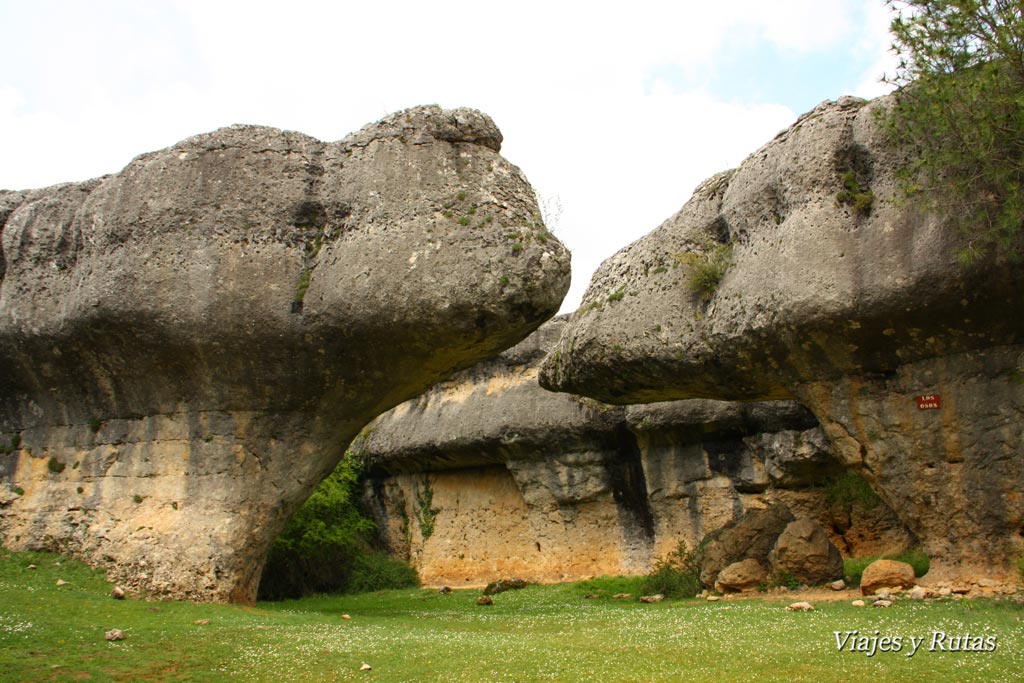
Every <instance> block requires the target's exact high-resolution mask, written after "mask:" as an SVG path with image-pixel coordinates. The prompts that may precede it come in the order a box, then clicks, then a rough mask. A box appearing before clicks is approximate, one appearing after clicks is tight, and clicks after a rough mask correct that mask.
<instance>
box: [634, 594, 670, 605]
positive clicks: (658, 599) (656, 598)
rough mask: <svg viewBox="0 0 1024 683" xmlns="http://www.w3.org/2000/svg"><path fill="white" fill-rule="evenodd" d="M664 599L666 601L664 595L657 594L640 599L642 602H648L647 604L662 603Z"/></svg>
mask: <svg viewBox="0 0 1024 683" xmlns="http://www.w3.org/2000/svg"><path fill="white" fill-rule="evenodd" d="M664 599H665V596H664V595H662V594H661V593H655V594H654V595H645V596H643V597H642V598H640V602H647V603H651V602H661V601H662V600H664Z"/></svg>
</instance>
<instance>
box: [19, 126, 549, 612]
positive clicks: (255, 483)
mask: <svg viewBox="0 0 1024 683" xmlns="http://www.w3.org/2000/svg"><path fill="white" fill-rule="evenodd" d="M500 142H501V134H500V132H499V131H498V129H497V128H496V127H495V125H494V123H493V122H492V121H491V120H490V118H489V117H487V116H486V115H484V114H481V113H479V112H477V111H474V110H470V109H457V110H451V111H446V110H442V109H440V108H439V107H436V106H431V107H419V108H414V109H410V110H407V111H403V112H399V113H397V114H394V115H391V116H389V117H387V118H386V119H384V120H382V121H380V122H378V123H375V124H371V125H369V126H367V127H365V128H363V129H362V130H360V131H358V132H356V133H354V134H352V135H350V136H348V137H347V138H345V139H343V140H341V141H339V142H333V143H325V142H321V141H318V140H315V139H313V138H311V137H308V136H306V135H303V134H301V133H294V132H287V131H281V130H277V129H272V128H264V127H257V126H234V127H231V128H225V129H221V130H218V131H215V132H213V133H209V134H205V135H198V136H196V137H193V138H189V139H187V140H184V141H182V142H180V143H178V144H177V145H174V146H173V147H171V148H168V149H165V150H161V151H158V152H153V153H150V154H144V155H142V156H139V157H138V158H136V159H135V160H133V161H132V162H131V163H130V164H129V165H128V166H127V167H126V168H125V169H124V170H122V171H121V172H120V173H117V174H115V175H111V176H106V177H103V178H98V179H95V180H90V181H87V182H84V183H75V184H66V185H58V186H54V187H50V188H45V189H41V190H29V191H24V192H5V193H2V194H0V225H2V242H0V243H2V254H0V277H2V285H0V286H2V288H0V447H2V451H0V482H2V486H0V488H2V490H3V491H4V494H5V495H4V497H3V503H2V506H0V539H2V540H3V543H4V545H6V546H8V547H11V548H26V547H31V548H49V549H55V550H60V551H65V552H69V553H73V554H75V555H77V556H79V557H82V558H85V559H86V560H88V561H90V562H92V563H93V564H98V565H104V566H106V567H107V568H108V569H109V570H110V571H111V574H112V578H116V579H118V580H119V581H120V582H121V583H123V585H125V586H126V587H129V588H131V589H133V590H138V589H141V590H145V591H149V592H150V593H151V594H153V595H156V596H170V597H185V598H190V599H197V600H233V601H240V602H247V601H251V600H252V599H253V598H254V596H255V592H256V582H257V581H258V578H259V576H260V571H261V567H262V563H263V558H264V555H265V553H266V550H267V549H268V547H269V544H270V542H271V541H272V539H273V538H274V537H275V536H276V535H277V533H278V532H279V531H280V530H281V528H282V526H283V524H284V523H285V522H286V520H287V519H288V517H289V516H290V515H291V513H292V512H293V511H294V510H295V509H296V507H297V506H298V505H299V504H300V503H301V502H302V501H303V500H304V499H305V498H306V497H307V496H308V494H309V493H310V492H311V491H312V489H313V488H314V487H315V486H316V484H317V483H318V482H319V481H320V480H321V479H322V477H323V476H324V475H325V474H326V473H328V472H330V471H331V469H332V468H333V467H334V465H335V464H336V462H337V461H338V459H339V457H340V456H341V454H342V453H343V451H344V449H345V446H346V444H347V443H348V442H349V441H350V440H351V439H352V437H354V436H355V435H356V433H357V432H358V431H359V429H360V428H361V427H362V426H363V425H364V424H365V423H366V422H367V421H369V420H370V419H372V418H373V417H374V416H376V415H378V414H379V413H381V412H382V411H385V410H387V409H389V408H391V407H392V406H394V405H396V404H398V403H400V402H402V401H404V400H406V399H408V398H410V397H412V396H415V395H417V394H419V393H420V392H422V391H423V390H424V389H425V388H426V387H428V386H429V385H431V384H432V383H434V382H436V381H438V380H440V379H443V378H444V377H446V376H448V375H450V374H451V373H452V372H454V371H457V370H459V369H461V368H464V367H467V366H469V365H472V364H473V363H475V362H477V361H479V360H481V359H482V358H485V357H488V356H491V355H493V354H495V353H497V352H499V351H500V350H502V349H504V348H507V347H509V346H511V345H513V344H515V343H516V342H518V341H519V340H520V339H522V338H523V337H525V336H526V335H528V334H529V333H530V332H531V331H532V330H534V329H535V328H536V327H537V326H538V325H539V324H540V323H541V322H543V321H544V320H545V319H547V318H548V317H550V316H551V315H552V314H553V313H554V312H555V311H556V310H557V308H558V306H559V304H560V302H561V300H562V297H563V296H564V294H565V291H566V289H567V287H568V284H569V255H568V253H567V252H566V250H565V249H564V248H563V247H562V246H561V245H560V244H559V243H558V242H557V241H556V240H555V239H554V238H553V237H551V235H550V234H549V233H547V232H546V230H545V228H544V226H543V224H542V222H541V220H540V217H539V212H538V208H537V205H536V202H535V198H534V194H533V192H532V190H531V188H530V186H529V185H528V183H527V182H526V180H525V178H524V177H523V175H522V174H521V172H520V171H519V170H518V169H517V168H516V167H514V166H512V165H511V164H509V163H508V162H507V161H505V160H504V159H503V158H502V157H501V156H500V155H499V154H498V150H499V146H500Z"/></svg>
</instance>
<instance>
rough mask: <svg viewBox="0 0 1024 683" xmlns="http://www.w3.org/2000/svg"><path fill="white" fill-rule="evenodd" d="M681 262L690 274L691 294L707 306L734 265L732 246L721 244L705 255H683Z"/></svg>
mask: <svg viewBox="0 0 1024 683" xmlns="http://www.w3.org/2000/svg"><path fill="white" fill-rule="evenodd" d="M680 262H681V263H682V264H683V265H684V266H685V267H686V271H687V273H688V274H689V284H688V287H689V289H690V292H691V293H692V294H695V295H696V296H697V297H698V298H699V299H700V300H701V303H705V304H706V303H708V302H709V301H711V298H712V297H713V296H714V295H715V292H716V291H718V286H719V285H720V284H721V283H722V279H723V278H724V277H725V273H726V271H727V270H729V266H731V265H732V244H719V245H717V246H715V247H713V248H712V249H710V250H708V251H705V252H703V253H700V252H692V251H691V252H689V253H687V254H685V255H683V256H682V257H681V258H680Z"/></svg>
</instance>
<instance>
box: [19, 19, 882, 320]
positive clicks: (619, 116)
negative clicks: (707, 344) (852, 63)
mask: <svg viewBox="0 0 1024 683" xmlns="http://www.w3.org/2000/svg"><path fill="white" fill-rule="evenodd" d="M101 5H102V9H96V8H94V7H93V5H92V4H89V5H82V4H81V3H78V2H54V1H51V2H43V0H40V1H39V2H37V3H19V4H17V5H13V4H12V5H10V6H8V7H7V8H0V23H3V22H5V21H6V22H7V23H8V24H9V25H17V26H18V29H17V30H16V31H14V32H11V37H10V39H8V40H5V42H4V43H3V44H0V59H2V60H3V62H4V63H7V64H14V63H25V61H26V60H25V56H26V55H28V56H29V57H28V60H27V61H28V63H27V64H25V67H24V68H21V69H17V70H8V71H7V72H5V73H4V74H2V75H0V149H3V150H4V153H3V155H0V187H9V188H10V187H14V188H23V187H32V186H40V185H45V184H51V183H54V182H59V181H66V180H79V179H84V178H87V177H91V176H95V175H99V174H101V173H108V172H114V171H117V170H118V169H120V168H121V167H123V166H124V165H125V164H126V163H127V162H128V161H129V160H130V159H131V158H132V157H133V156H134V155H136V154H138V153H142V152H145V151H149V150H152V149H156V148H159V147H163V146H167V145H169V144H173V143H174V142H175V141H177V140H179V139H181V138H184V137H186V136H188V135H191V134H194V133H198V132H203V131H206V130H211V129H213V128H216V127H219V126H223V125H228V124H231V123H238V122H245V123H261V124H266V125H274V126H278V127H282V128H289V129H294V130H301V131H303V132H305V133H309V134H311V135H314V136H317V137H320V138H321V139H327V140H332V139H337V138H340V137H342V136H343V135H345V134H347V133H348V132H350V131H352V130H355V129H357V128H359V127H361V126H362V125H364V124H365V123H368V122H370V121H372V120H375V119H377V118H379V117H381V116H382V115H384V114H386V113H388V112H392V111H396V110H398V109H402V108H405V107H409V106H413V105H416V104H424V103H432V102H437V103H439V104H441V105H443V106H449V107H451V106H463V105H465V106H474V107H477V108H480V109H482V110H484V111H486V112H488V113H489V114H491V115H492V116H493V117H494V119H495V121H497V123H498V125H499V126H500V127H501V128H502V131H503V133H504V134H505V140H506V144H505V148H504V150H503V152H504V153H505V154H506V156H507V157H509V158H510V160H512V161H513V162H514V163H516V164H518V165H519V166H521V167H522V168H523V170H524V171H525V172H526V173H527V175H528V176H529V177H530V178H531V180H532V181H533V182H534V184H535V185H536V186H537V187H538V189H539V190H540V192H541V193H542V194H546V195H558V196H559V197H560V198H561V200H562V204H563V214H562V216H561V221H560V225H559V226H558V228H557V231H558V234H559V236H560V237H561V238H562V239H563V240H564V241H565V242H566V243H567V244H568V246H569V247H570V248H571V249H572V250H573V252H574V259H573V261H574V286H573V291H572V294H571V295H570V297H569V299H567V302H566V303H567V306H570V307H571V306H574V305H575V303H576V302H578V298H579V296H580V295H581V294H582V290H583V288H584V287H585V285H586V283H587V280H589V278H590V273H591V271H592V270H593V268H594V267H595V266H596V265H597V263H598V262H599V261H600V260H601V259H603V258H606V257H608V256H610V255H611V254H612V253H613V252H614V251H615V250H617V249H618V248H621V247H622V246H624V245H625V244H626V243H628V242H630V241H632V240H634V239H636V238H637V237H639V236H640V235H642V234H644V233H646V232H648V231H650V230H651V229H653V228H654V227H656V226H657V225H658V224H659V223H660V222H661V221H662V220H663V219H664V218H666V217H667V216H668V215H670V214H671V213H673V212H674V211H675V210H677V209H678V208H679V207H680V206H681V205H682V204H683V202H684V201H685V200H686V199H687V198H688V197H689V195H690V193H691V191H692V189H693V187H694V186H695V185H696V184H697V183H698V182H700V181H701V180H703V179H704V178H705V177H707V176H708V175H710V174H712V173H714V172H717V171H719V170H722V169H724V168H727V167H729V166H733V165H736V164H737V163H739V161H741V160H742V159H743V157H744V156H746V154H748V153H750V152H752V151H754V149H756V148H757V147H758V146H760V145H761V144H763V143H764V142H766V141H767V140H768V139H770V138H771V136H772V135H774V134H775V133H776V132H777V131H778V130H779V129H780V128H782V127H784V126H785V125H787V124H788V123H789V122H790V121H791V120H792V119H793V118H794V114H795V112H793V111H791V110H790V109H789V107H788V106H787V105H786V103H784V102H779V103H777V104H760V105H755V104H753V103H745V102H742V101H741V102H735V101H732V102H730V103H726V102H724V101H722V99H723V98H722V97H719V96H716V95H715V93H713V92H703V91H684V90H681V89H680V88H679V85H678V84H674V85H672V86H669V85H668V84H667V83H664V82H663V81H661V80H659V79H658V77H657V74H658V73H659V70H660V69H665V68H671V69H676V70H679V71H680V72H684V73H690V74H694V73H696V74H700V73H702V72H708V71H710V70H712V69H714V65H715V63H716V60H718V59H720V58H721V57H722V55H723V50H728V49H729V48H730V46H735V45H737V44H752V45H757V44H765V45H773V46H776V47H778V48H781V49H783V50H786V51H788V52H789V53H792V54H795V55H805V56H807V58H809V59H813V58H814V55H815V54H820V52H821V51H822V50H833V51H835V50H840V51H850V52H851V54H853V53H857V58H858V59H862V60H865V61H866V63H868V62H869V63H870V64H871V68H875V62H876V61H877V53H878V52H879V50H878V49H877V43H878V35H877V31H878V26H880V25H882V24H881V23H880V21H879V18H880V17H884V5H883V3H882V2H881V1H880V0H862V1H861V3H851V2H849V1H848V0H782V1H780V2H774V3H766V2H763V0H732V1H731V2H726V3H717V4H713V3H689V2H686V3H665V2H663V1H662V0H658V1H655V0H636V1H635V2H631V3H628V4H611V3H606V2H601V1H599V0H597V1H595V2H592V3H589V4H587V5H585V6H583V5H579V4H576V3H572V4H570V3H556V2H539V1H536V0H528V1H526V2H521V3H517V4H516V5H495V4H492V5H487V4H481V3H479V2H466V1H461V0H460V1H457V2H435V3H422V2H416V3H413V2H407V1H397V0H396V1H393V2H390V3H387V4H380V3H377V4H372V3H351V2H345V3H326V2H313V1H311V0H293V1H292V2H289V3H287V4H286V5H283V4H281V3H277V2H273V3H272V2H266V1H263V0H250V1H248V2H245V3H236V2H226V1H218V0H175V1H173V2H170V1H165V2H154V3H134V2H127V1H119V2H112V3H101ZM855 9H859V10H860V11H854V10H855ZM886 24H887V22H886ZM737 41H739V42H737ZM43 44H45V48H46V49H45V50H43V49H39V46H40V45H43ZM873 46H875V47H873ZM865 55H869V57H865ZM865 82H866V81H865ZM863 88H864V89H865V90H864V91H865V92H866V88H867V85H865V86H863ZM820 89H821V98H822V99H824V98H827V97H837V96H839V95H841V94H843V93H841V92H833V91H832V90H831V89H830V86H829V84H828V83H822V84H821V86H820Z"/></svg>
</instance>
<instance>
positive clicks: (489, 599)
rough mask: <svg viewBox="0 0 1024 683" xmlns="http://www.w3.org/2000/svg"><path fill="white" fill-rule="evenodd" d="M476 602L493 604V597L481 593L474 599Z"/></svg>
mask: <svg viewBox="0 0 1024 683" xmlns="http://www.w3.org/2000/svg"><path fill="white" fill-rule="evenodd" d="M476 604H478V605H493V604H494V599H493V598H492V597H491V596H489V595H481V596H480V597H479V598H477V599H476Z"/></svg>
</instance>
